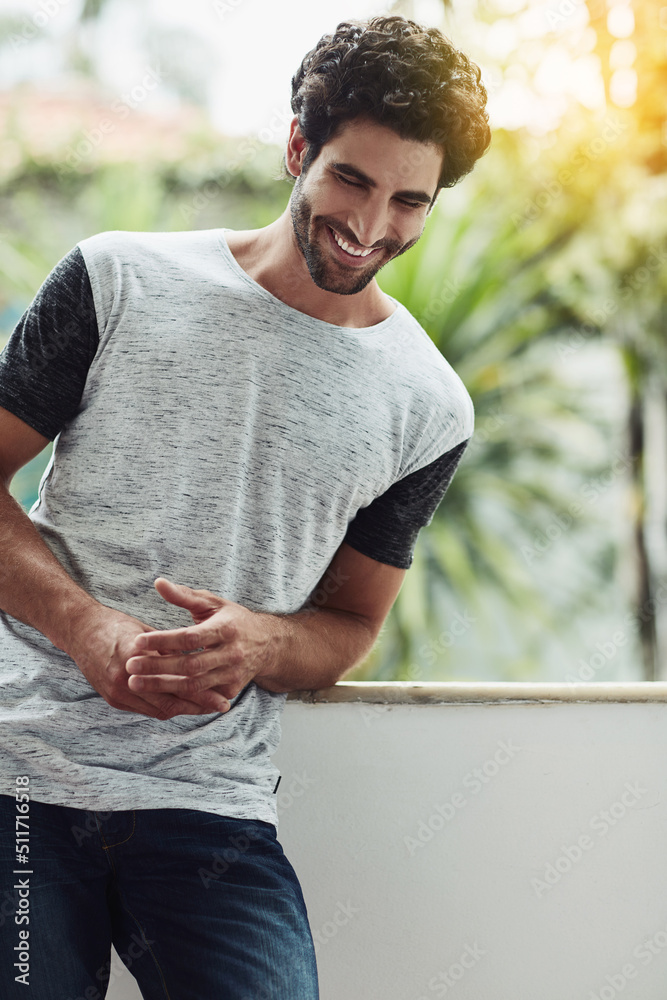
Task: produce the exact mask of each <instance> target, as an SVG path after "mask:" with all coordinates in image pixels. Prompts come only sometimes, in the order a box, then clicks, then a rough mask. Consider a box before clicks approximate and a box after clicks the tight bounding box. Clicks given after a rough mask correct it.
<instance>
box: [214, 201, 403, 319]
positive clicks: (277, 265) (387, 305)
mask: <svg viewBox="0 0 667 1000" xmlns="http://www.w3.org/2000/svg"><path fill="white" fill-rule="evenodd" d="M226 236H227V243H228V244H229V249H230V250H231V252H232V254H233V256H234V257H235V259H236V262H237V263H238V264H239V266H240V267H242V268H243V270H244V271H246V273H247V274H249V275H250V277H251V278H252V279H253V280H254V281H256V282H257V284H259V285H261V286H262V288H265V289H266V290H267V291H268V292H271V294H272V295H275V297H276V298H277V299H280V300H281V301H282V302H284V303H285V304H286V305H288V306H291V307H292V308H293V309H298V310H299V312H302V313H305V314H306V315H307V316H313V317H314V318H315V319H321V320H324V321H325V322H327V323H333V324H334V325H335V326H347V327H353V328H354V327H356V328H359V327H365V326H374V325H375V324H376V323H381V322H382V320H384V319H387V318H388V317H389V316H391V314H392V313H393V312H394V305H393V303H392V302H391V300H390V299H389V298H388V296H386V295H385V294H384V292H383V291H382V290H381V289H380V287H379V285H378V283H377V281H376V280H375V278H373V280H372V281H370V282H369V283H368V285H366V287H365V288H364V289H363V290H362V291H361V292H357V293H356V294H355V295H339V294H337V293H336V292H327V291H325V290H324V289H323V288H319V287H318V286H317V285H316V284H315V282H314V281H313V279H312V278H311V276H310V272H309V271H308V267H307V266H306V262H305V260H304V257H303V254H302V253H301V250H300V249H299V245H298V243H297V240H296V236H295V234H294V227H293V225H292V218H291V215H290V209H289V205H288V206H287V208H286V209H285V211H284V212H283V214H282V215H281V216H279V217H278V218H277V219H276V220H275V222H272V223H271V224H270V225H268V226H265V227H264V228H263V229H251V230H245V231H243V232H234V233H227V234H226Z"/></svg>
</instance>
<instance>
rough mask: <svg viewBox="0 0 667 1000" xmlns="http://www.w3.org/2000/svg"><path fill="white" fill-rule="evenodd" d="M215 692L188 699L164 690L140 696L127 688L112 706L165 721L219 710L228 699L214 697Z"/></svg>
mask: <svg viewBox="0 0 667 1000" xmlns="http://www.w3.org/2000/svg"><path fill="white" fill-rule="evenodd" d="M216 694H217V695H219V692H210V693H209V691H208V690H207V691H202V692H201V693H200V694H198V695H196V696H195V697H196V700H190V699H187V698H181V697H178V696H176V695H174V694H168V693H165V692H164V691H161V692H148V691H147V692H146V694H145V696H144V697H142V696H141V695H139V694H134V693H133V692H132V691H131V690H129V689H128V690H127V691H125V692H123V695H122V699H121V700H120V701H115V702H114V704H113V706H112V707H113V708H118V709H120V710H122V711H126V712H137V713H138V714H140V715H146V716H149V717H150V718H155V719H160V720H161V721H165V720H167V719H171V718H173V717H174V716H175V715H208V714H210V713H211V712H219V711H221V708H220V706H221V705H224V704H225V703H226V702H227V701H228V699H227V698H225V697H224V695H223V696H222V699H220V697H217V698H216Z"/></svg>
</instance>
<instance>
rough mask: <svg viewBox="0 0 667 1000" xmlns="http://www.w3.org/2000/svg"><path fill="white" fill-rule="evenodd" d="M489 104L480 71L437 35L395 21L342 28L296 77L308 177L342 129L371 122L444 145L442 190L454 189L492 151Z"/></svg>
mask: <svg viewBox="0 0 667 1000" xmlns="http://www.w3.org/2000/svg"><path fill="white" fill-rule="evenodd" d="M486 99H487V93H486V89H485V87H484V85H483V83H482V82H481V71H480V68H479V66H477V65H476V64H475V63H474V62H472V61H471V60H470V59H469V58H468V57H467V56H466V55H465V54H464V53H463V52H460V51H459V50H458V49H456V48H455V47H454V46H453V45H452V43H451V42H450V41H449V39H447V38H445V36H444V35H443V34H442V33H441V32H440V31H438V30H437V29H436V28H424V27H422V26H421V25H419V24H416V23H415V22H414V21H410V20H408V19H407V18H404V17H399V16H395V15H392V16H391V17H373V18H370V19H368V20H364V21H357V20H355V21H342V22H341V23H340V24H339V25H338V27H337V28H336V31H335V32H334V33H333V34H332V35H323V36H322V38H320V40H319V42H318V43H317V45H316V46H315V48H314V49H311V51H310V52H308V54H307V55H306V56H304V59H303V61H302V63H301V65H300V67H299V69H298V70H297V72H296V73H295V74H294V76H293V77H292V101H291V105H292V111H293V112H294V114H295V115H297V116H298V120H299V127H300V129H301V133H302V135H303V137H304V138H305V140H306V142H307V143H308V149H307V152H306V156H305V158H304V162H303V165H302V170H303V173H305V172H306V171H307V170H308V168H309V167H310V165H311V164H312V162H313V161H314V160H315V159H316V158H317V156H318V155H319V153H320V150H321V149H322V147H323V146H324V144H325V143H327V142H328V141H329V140H330V139H332V138H333V136H334V135H335V134H336V133H337V131H338V130H339V129H340V128H341V126H342V125H344V124H345V123H346V122H349V121H351V120H352V119H353V118H356V117H357V116H359V115H364V116H367V117H369V118H372V119H373V120H374V121H376V122H377V123H378V124H380V125H386V126H388V127H389V128H391V129H393V130H394V131H395V132H396V133H397V134H398V135H400V137H401V138H402V139H413V140H416V141H417V142H428V143H431V142H432V143H436V144H437V145H439V146H440V147H441V148H442V149H443V151H444V154H445V155H444V162H443V166H442V171H441V173H440V177H439V179H438V190H440V188H443V187H453V185H454V184H456V183H457V181H459V180H460V179H461V178H462V177H464V176H465V175H466V174H467V173H469V172H470V171H471V170H472V168H473V166H474V164H475V162H476V160H478V159H479V157H480V156H482V154H483V153H484V152H486V150H487V149H488V146H489V143H490V141H491V132H490V129H489V116H488V114H487V112H486V109H485V105H486ZM436 193H437V192H436Z"/></svg>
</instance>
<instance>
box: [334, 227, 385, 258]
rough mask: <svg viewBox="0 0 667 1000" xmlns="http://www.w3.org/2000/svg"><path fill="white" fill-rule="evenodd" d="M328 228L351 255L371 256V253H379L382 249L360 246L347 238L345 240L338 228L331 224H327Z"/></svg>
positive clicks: (345, 251) (340, 245) (339, 244)
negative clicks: (332, 226) (333, 227)
mask: <svg viewBox="0 0 667 1000" xmlns="http://www.w3.org/2000/svg"><path fill="white" fill-rule="evenodd" d="M327 229H328V230H329V232H330V233H331V235H332V236H333V238H334V240H335V242H336V243H337V244H338V246H339V247H340V249H341V250H342V251H343V252H344V253H346V254H347V255H348V256H349V257H369V256H370V255H371V254H373V253H377V252H378V251H379V250H381V249H382V247H360V246H357V245H355V244H354V243H348V242H347V240H344V239H343V237H342V236H339V235H338V233H337V232H336V230H335V229H332V228H331V226H327Z"/></svg>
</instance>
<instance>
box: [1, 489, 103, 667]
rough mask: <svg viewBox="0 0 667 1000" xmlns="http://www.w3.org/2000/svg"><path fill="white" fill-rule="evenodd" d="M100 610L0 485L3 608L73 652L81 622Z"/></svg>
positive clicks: (65, 649)
mask: <svg viewBox="0 0 667 1000" xmlns="http://www.w3.org/2000/svg"><path fill="white" fill-rule="evenodd" d="M100 607H101V606H100V605H99V604H98V602H97V601H96V600H95V599H94V598H93V597H91V596H90V594H87V593H86V591H85V590H83V589H82V588H81V587H79V586H78V584H76V583H75V582H74V580H73V579H72V578H71V576H70V575H69V574H68V573H67V571H66V570H65V569H64V567H63V566H62V565H61V564H60V563H59V562H58V560H57V559H56V557H55V556H54V555H53V553H52V552H51V550H50V549H49V547H48V546H47V545H46V543H45V542H44V541H43V539H42V537H41V535H40V534H39V532H38V530H37V528H36V527H35V525H34V524H33V523H32V521H31V520H30V518H29V517H28V515H27V514H26V513H25V511H24V510H23V508H22V507H21V505H20V504H19V503H18V502H17V501H16V500H15V499H14V497H13V496H12V495H11V494H10V492H9V490H8V489H7V486H6V485H5V484H4V483H0V608H1V609H2V610H3V611H6V612H7V613H8V614H10V615H12V617H14V618H17V619H18V620H19V621H22V622H24V623H25V624H26V625H32V626H33V628H36V629H37V630H38V631H39V632H41V633H42V634H43V635H45V636H46V638H47V639H49V640H50V641H51V642H52V643H53V644H54V646H57V647H58V648H59V649H62V650H64V651H65V652H69V649H70V645H71V640H72V634H73V630H74V628H75V627H76V622H77V620H78V619H79V617H80V616H81V615H83V614H87V615H89V614H90V613H91V612H92V611H93V610H95V609H99V608H100Z"/></svg>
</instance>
